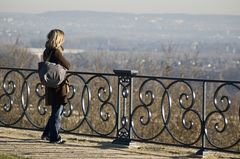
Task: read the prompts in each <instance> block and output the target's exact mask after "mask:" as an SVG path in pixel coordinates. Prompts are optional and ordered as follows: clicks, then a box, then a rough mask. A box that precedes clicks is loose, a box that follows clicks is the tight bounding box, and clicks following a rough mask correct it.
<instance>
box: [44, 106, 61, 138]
mask: <svg viewBox="0 0 240 159" xmlns="http://www.w3.org/2000/svg"><path fill="white" fill-rule="evenodd" d="M62 113H63V105H52V113H51V116H50V118H49V119H48V122H47V125H46V127H45V129H44V131H43V136H48V137H49V138H50V141H56V140H57V139H58V138H59V130H60V127H61V118H62Z"/></svg>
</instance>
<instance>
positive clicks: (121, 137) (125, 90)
mask: <svg viewBox="0 0 240 159" xmlns="http://www.w3.org/2000/svg"><path fill="white" fill-rule="evenodd" d="M113 72H114V73H115V74H116V75H117V76H118V95H117V98H118V99H117V138H116V139H115V140H114V141H113V143H114V144H120V145H129V144H130V142H131V133H132V132H131V129H132V128H131V121H130V120H131V113H132V98H133V97H132V96H133V93H132V92H133V88H132V87H133V78H132V77H133V76H135V75H136V74H137V73H138V71H136V70H113Z"/></svg>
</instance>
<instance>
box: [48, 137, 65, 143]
mask: <svg viewBox="0 0 240 159" xmlns="http://www.w3.org/2000/svg"><path fill="white" fill-rule="evenodd" d="M65 142H66V141H65V140H62V137H61V136H59V137H58V139H57V140H54V141H50V143H53V144H63V143H65Z"/></svg>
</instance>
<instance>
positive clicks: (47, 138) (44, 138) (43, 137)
mask: <svg viewBox="0 0 240 159" xmlns="http://www.w3.org/2000/svg"><path fill="white" fill-rule="evenodd" d="M41 140H47V141H49V140H50V138H49V137H48V136H45V135H42V136H41Z"/></svg>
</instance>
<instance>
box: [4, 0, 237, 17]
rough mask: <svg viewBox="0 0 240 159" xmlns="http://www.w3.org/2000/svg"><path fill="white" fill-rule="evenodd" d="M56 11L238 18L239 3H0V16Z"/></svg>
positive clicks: (230, 0) (13, 0) (142, 0)
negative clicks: (215, 15) (7, 13)
mask: <svg viewBox="0 0 240 159" xmlns="http://www.w3.org/2000/svg"><path fill="white" fill-rule="evenodd" d="M56 10H89V11H106V12H130V13H189V14H230V15H240V0H0V11H1V12H31V13H40V12H45V11H56Z"/></svg>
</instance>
